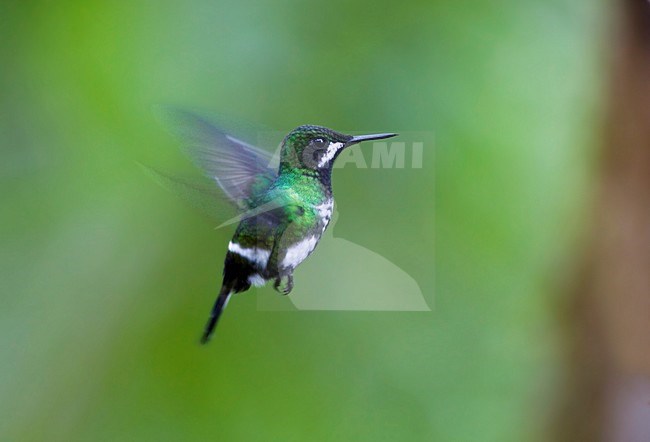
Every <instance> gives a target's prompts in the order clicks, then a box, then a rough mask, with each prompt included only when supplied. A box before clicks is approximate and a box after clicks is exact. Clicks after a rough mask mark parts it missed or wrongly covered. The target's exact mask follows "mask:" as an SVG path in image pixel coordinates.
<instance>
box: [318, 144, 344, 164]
mask: <svg viewBox="0 0 650 442" xmlns="http://www.w3.org/2000/svg"><path fill="white" fill-rule="evenodd" d="M342 147H343V143H330V145H329V146H327V152H325V155H323V158H321V159H320V161H319V162H318V167H323V166H325V165H326V164H327V163H329V162H330V161H331V160H332V158H334V155H336V152H338V151H339V149H340V148H342Z"/></svg>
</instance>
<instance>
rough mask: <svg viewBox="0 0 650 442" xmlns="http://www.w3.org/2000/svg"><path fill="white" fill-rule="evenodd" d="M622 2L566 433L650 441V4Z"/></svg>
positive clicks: (562, 417) (563, 411)
mask: <svg viewBox="0 0 650 442" xmlns="http://www.w3.org/2000/svg"><path fill="white" fill-rule="evenodd" d="M617 6H618V9H619V11H618V12H620V14H619V20H618V23H617V26H616V27H615V33H614V37H615V43H614V44H613V45H612V48H611V49H612V50H613V51H614V53H613V54H612V56H611V62H612V69H613V71H612V76H611V81H610V83H609V97H608V101H607V105H608V109H607V113H606V120H605V137H604V145H603V146H602V147H603V154H602V158H601V159H602V164H601V178H600V187H599V191H598V197H597V200H596V207H595V216H594V219H593V222H594V225H593V231H592V237H591V244H590V246H589V250H588V251H587V252H588V253H587V254H586V259H585V262H584V268H583V273H582V274H581V275H580V283H579V284H578V286H577V287H576V289H575V292H574V293H573V295H574V301H575V302H574V304H573V305H572V310H571V312H570V314H569V317H568V321H567V322H568V323H569V324H570V327H571V330H570V332H571V336H572V337H573V341H572V342H571V344H570V354H569V363H570V364H571V366H570V374H569V382H568V385H567V389H566V392H565V394H566V397H565V401H564V403H563V405H562V406H561V407H560V410H558V425H557V426H556V428H557V429H558V431H559V434H558V436H559V437H557V438H554V439H556V440H558V439H559V440H563V441H597V440H605V441H631V442H637V441H638V442H642V441H650V2H648V1H647V0H620V1H618V4H617Z"/></svg>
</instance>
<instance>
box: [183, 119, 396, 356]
mask: <svg viewBox="0 0 650 442" xmlns="http://www.w3.org/2000/svg"><path fill="white" fill-rule="evenodd" d="M179 116H180V117H181V118H182V119H183V120H185V122H186V123H190V124H191V126H192V127H193V128H194V130H193V131H192V133H191V136H192V137H193V138H194V140H193V141H194V143H193V145H192V146H190V153H191V154H192V156H193V157H194V158H195V159H196V160H197V162H198V164H199V166H201V167H202V168H203V169H204V171H205V172H206V174H207V175H208V177H210V178H212V179H214V181H216V183H217V184H218V185H219V187H221V189H222V190H223V191H224V193H225V194H226V196H227V197H228V198H229V199H230V200H231V201H232V202H234V203H235V204H236V205H237V206H238V207H239V209H240V210H242V211H243V212H244V213H243V215H242V217H241V218H242V219H241V221H240V222H239V225H238V226H237V230H236V231H235V234H234V236H233V237H232V239H231V240H230V242H229V243H228V252H227V254H226V258H225V263H224V269H223V282H222V284H221V290H220V291H219V295H218V297H217V299H216V302H215V303H214V306H213V308H212V311H211V314H210V318H209V320H208V322H207V324H206V326H205V330H204V332H203V336H202V338H201V342H202V343H206V342H208V340H209V339H210V337H211V335H212V333H213V332H214V329H215V326H216V325H217V321H218V319H219V316H220V315H221V312H222V311H223V309H224V308H225V307H226V304H227V303H228V300H229V299H230V297H231V296H232V295H233V294H234V293H240V292H244V291H246V290H248V289H249V288H250V287H251V286H262V285H264V284H266V283H267V282H269V281H273V287H274V288H275V289H276V290H277V291H279V292H280V293H282V294H284V295H287V294H289V292H291V290H292V288H293V271H294V270H295V268H296V267H297V266H298V265H299V264H300V263H302V262H303V261H304V260H305V259H306V258H307V257H308V256H309V255H310V254H311V253H312V252H313V250H314V248H315V247H316V245H317V244H318V241H319V240H320V238H321V235H322V234H323V232H324V231H325V229H326V228H327V225H328V224H329V221H330V218H331V216H332V210H333V207H334V199H333V196H332V181H331V180H332V167H333V164H334V161H335V160H336V158H337V157H338V155H339V154H340V153H341V152H342V151H343V150H344V149H345V148H347V147H349V146H352V145H354V144H357V143H360V142H362V141H370V140H381V139H385V138H391V137H394V136H396V135H397V134H394V133H380V134H372V135H355V136H353V135H345V134H342V133H339V132H336V131H333V130H331V129H328V128H326V127H322V126H312V125H305V126H300V127H297V128H295V129H294V130H292V131H291V132H289V134H288V135H286V136H285V137H284V140H283V141H282V144H281V147H280V164H279V167H278V168H272V167H271V166H270V165H271V164H272V157H271V155H270V154H269V153H267V152H266V151H263V150H261V149H258V148H256V147H254V146H251V145H250V144H247V143H245V142H243V141H241V140H238V139H237V138H234V137H233V136H230V135H228V134H226V133H225V132H223V131H221V130H219V129H217V128H216V127H215V126H213V125H212V124H210V123H209V122H208V121H206V120H204V119H202V118H201V117H197V116H195V115H193V114H189V113H181V114H180V115H179Z"/></svg>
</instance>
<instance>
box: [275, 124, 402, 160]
mask: <svg viewBox="0 0 650 442" xmlns="http://www.w3.org/2000/svg"><path fill="white" fill-rule="evenodd" d="M396 135H397V134H393V133H385V134H372V135H345V134H342V133H339V132H336V131H333V130H332V129H328V128H326V127H322V126H310V125H305V126H299V127H297V128H295V129H294V130H292V131H291V132H289V134H288V135H287V136H286V137H285V138H284V141H283V142H282V150H281V154H280V170H281V171H282V170H287V169H311V170H316V171H320V170H325V171H327V170H331V169H332V165H333V164H334V160H335V159H336V157H338V155H339V154H340V153H341V152H342V151H343V149H345V148H346V147H349V146H352V145H353V144H357V143H360V142H362V141H369V140H382V139H384V138H391V137H394V136H396Z"/></svg>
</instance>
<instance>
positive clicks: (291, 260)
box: [282, 236, 318, 269]
mask: <svg viewBox="0 0 650 442" xmlns="http://www.w3.org/2000/svg"><path fill="white" fill-rule="evenodd" d="M316 244H318V237H316V236H310V237H309V238H306V239H303V240H302V241H300V242H298V243H296V244H294V245H292V246H291V247H289V248H288V249H287V254H286V255H285V256H284V259H283V260H282V266H283V267H291V268H294V269H295V268H296V267H297V266H298V264H300V263H301V262H303V261H304V260H305V258H307V256H309V253H310V252H311V251H312V250H314V247H316Z"/></svg>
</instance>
